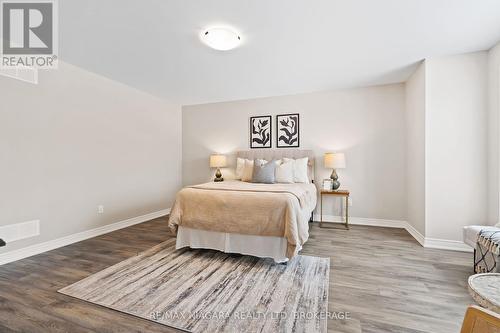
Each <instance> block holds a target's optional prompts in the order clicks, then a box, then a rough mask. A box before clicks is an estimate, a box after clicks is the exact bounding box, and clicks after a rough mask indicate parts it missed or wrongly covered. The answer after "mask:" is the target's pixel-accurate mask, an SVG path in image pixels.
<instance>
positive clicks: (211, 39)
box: [201, 28, 241, 51]
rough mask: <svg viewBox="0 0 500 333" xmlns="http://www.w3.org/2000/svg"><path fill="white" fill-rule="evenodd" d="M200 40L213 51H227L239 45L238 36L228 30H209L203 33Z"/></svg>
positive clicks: (239, 38) (239, 39)
mask: <svg viewBox="0 0 500 333" xmlns="http://www.w3.org/2000/svg"><path fill="white" fill-rule="evenodd" d="M201 40H202V41H203V43H205V44H207V45H208V46H210V47H211V48H213V49H216V50H219V51H227V50H231V49H234V48H235V47H237V46H238V45H240V43H241V37H240V36H239V34H238V33H237V32H235V31H233V30H231V29H229V28H210V29H206V30H204V31H203V33H202V34H201Z"/></svg>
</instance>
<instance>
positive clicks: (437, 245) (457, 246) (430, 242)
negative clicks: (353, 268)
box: [424, 237, 474, 252]
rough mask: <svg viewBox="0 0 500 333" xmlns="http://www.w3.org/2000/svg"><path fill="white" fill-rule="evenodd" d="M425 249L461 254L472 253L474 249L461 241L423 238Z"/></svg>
mask: <svg viewBox="0 0 500 333" xmlns="http://www.w3.org/2000/svg"><path fill="white" fill-rule="evenodd" d="M424 246H425V247H429V248H432V249H442V250H453V251H461V252H474V249H473V248H471V247H470V246H469V245H467V244H465V243H464V242H461V241H456V240H449V239H437V238H429V237H426V238H425V244H424Z"/></svg>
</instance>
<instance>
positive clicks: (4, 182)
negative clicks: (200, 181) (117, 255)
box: [0, 62, 181, 252]
mask: <svg viewBox="0 0 500 333" xmlns="http://www.w3.org/2000/svg"><path fill="white" fill-rule="evenodd" d="M39 82H40V84H39V85H32V84H29V83H24V82H21V81H16V80H13V79H9V78H5V77H0V99H1V103H0V108H1V110H0V152H1V153H0V226H5V225H9V224H14V223H19V222H24V221H28V220H35V219H39V220H40V229H41V230H40V232H41V234H40V236H37V237H34V238H30V239H26V240H21V241H18V242H13V243H10V244H8V245H7V246H6V247H4V248H2V249H1V250H0V251H1V252H6V251H10V250H14V249H18V248H21V247H24V246H27V245H32V244H35V243H40V242H44V241H48V240H52V239H55V238H59V237H63V236H66V235H70V234H73V233H77V232H80V231H84V230H88V229H91V228H95V227H99V226H103V225H106V224H109V223H112V222H117V221H120V220H124V219H127V218H131V217H136V216H139V215H143V214H146V213H150V212H154V211H158V210H161V209H165V208H168V207H170V206H171V204H172V201H173V199H174V195H175V193H176V191H177V190H178V189H179V187H180V185H181V176H180V173H181V162H180V159H181V108H180V106H177V105H171V104H168V103H166V102H165V101H163V100H160V99H158V98H156V97H153V96H151V95H148V94H145V93H143V92H140V91H138V90H135V89H133V88H130V87H128V86H125V85H123V84H120V83H117V82H114V81H111V80H109V79H106V78H103V77H101V76H98V75H95V74H92V73H90V72H86V71H84V70H82V69H79V68H77V67H74V66H71V65H68V64H65V63H62V62H60V68H59V69H58V70H55V71H47V72H41V74H40V78H39ZM99 204H103V205H104V206H105V212H104V214H102V215H98V214H97V205H99Z"/></svg>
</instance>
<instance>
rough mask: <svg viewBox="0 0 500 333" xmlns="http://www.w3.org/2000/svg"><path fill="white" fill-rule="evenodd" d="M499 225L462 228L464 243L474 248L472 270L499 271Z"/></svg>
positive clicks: (480, 271) (481, 271)
mask: <svg viewBox="0 0 500 333" xmlns="http://www.w3.org/2000/svg"><path fill="white" fill-rule="evenodd" d="M499 236H500V227H499V226H498V224H497V225H496V226H495V227H491V226H480V225H471V226H466V227H464V229H463V240H464V243H465V244H467V245H469V246H470V247H472V248H473V249H474V272H475V273H490V272H500V255H499V248H500V245H499V244H500V237H499Z"/></svg>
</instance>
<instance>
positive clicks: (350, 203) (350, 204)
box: [349, 198, 352, 207]
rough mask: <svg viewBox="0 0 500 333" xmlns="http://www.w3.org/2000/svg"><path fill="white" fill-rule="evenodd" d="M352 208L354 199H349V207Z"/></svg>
mask: <svg viewBox="0 0 500 333" xmlns="http://www.w3.org/2000/svg"><path fill="white" fill-rule="evenodd" d="M351 206H352V198H349V207H351Z"/></svg>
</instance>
